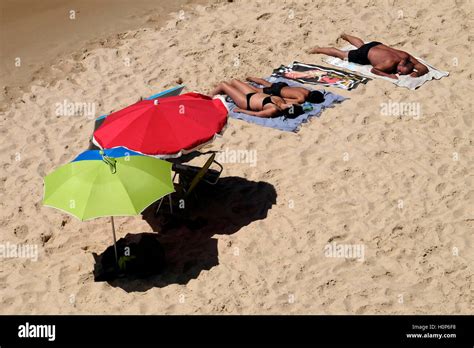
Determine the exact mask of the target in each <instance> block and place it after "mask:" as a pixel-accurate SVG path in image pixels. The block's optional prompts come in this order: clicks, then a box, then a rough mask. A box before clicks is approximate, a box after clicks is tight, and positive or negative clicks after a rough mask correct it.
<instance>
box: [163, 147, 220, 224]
mask: <svg viewBox="0 0 474 348" xmlns="http://www.w3.org/2000/svg"><path fill="white" fill-rule="evenodd" d="M215 158H216V154H215V153H213V154H212V155H211V156H210V157H209V159H208V160H207V161H206V163H205V164H204V166H202V167H201V168H200V167H195V166H190V165H185V164H180V163H174V164H173V167H172V170H173V171H174V172H175V174H174V177H173V182H174V181H175V180H176V176H178V182H176V183H175V190H176V191H175V193H174V195H175V196H177V198H178V200H181V199H184V200H189V199H190V198H197V195H196V194H195V189H196V187H197V186H198V185H199V184H200V183H201V182H205V183H207V184H209V185H215V184H217V182H218V181H219V178H220V176H221V174H222V171H223V169H224V168H223V166H222V165H221V164H220V163H219V162H217V161H216V159H215ZM213 164H215V165H216V166H217V167H218V169H211V166H212V165H213ZM164 199H165V197H163V198H162V199H161V200H160V201H159V203H158V206H157V209H156V211H155V216H156V215H158V212H159V210H160V208H161V206H162V204H163V201H164ZM168 200H169V206H170V213H171V214H173V201H172V198H171V195H168Z"/></svg>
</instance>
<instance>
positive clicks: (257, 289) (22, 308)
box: [0, 0, 474, 314]
mask: <svg viewBox="0 0 474 348" xmlns="http://www.w3.org/2000/svg"><path fill="white" fill-rule="evenodd" d="M131 3H133V2H131ZM130 6H132V5H130ZM400 11H402V12H400ZM472 12H473V2H472V1H469V0H467V1H418V2H416V5H414V4H413V2H412V1H408V0H400V1H354V0H347V1H338V2H337V4H335V2H333V1H308V0H304V1H263V0H262V1H233V2H227V1H220V2H218V3H213V4H211V5H197V6H195V7H192V8H188V9H187V10H185V12H184V13H181V15H179V14H178V13H173V14H171V16H170V17H169V18H171V19H170V20H169V21H168V22H167V23H166V24H165V25H164V26H162V27H161V28H159V25H156V26H153V25H152V26H151V27H150V28H147V29H139V30H127V31H124V32H122V33H120V34H114V35H113V36H109V37H108V38H105V37H103V38H102V40H100V42H92V43H88V44H85V46H83V47H81V48H80V49H78V50H77V51H74V52H73V53H70V54H67V55H64V56H62V58H61V59H60V61H57V62H56V63H55V64H53V65H52V66H50V67H49V66H46V65H45V66H44V67H43V69H42V70H41V71H39V72H36V73H34V74H33V76H31V78H32V79H33V80H34V81H33V82H32V83H31V84H30V85H29V88H30V89H29V90H28V91H26V92H25V93H23V94H22V95H21V96H20V97H19V98H16V97H14V96H11V95H4V96H5V98H4V101H3V103H2V110H3V112H2V114H1V128H0V131H1V138H0V139H1V140H0V141H1V142H0V149H1V151H0V156H1V166H2V168H1V176H0V197H1V199H0V204H1V206H0V214H1V215H0V243H3V244H5V243H16V244H29V245H32V244H36V245H38V247H39V257H38V260H37V261H36V262H35V261H32V260H27V259H21V258H5V259H2V260H1V264H2V267H1V268H0V312H1V314H20V313H21V314H58V313H59V314H90V313H94V314H118V313H128V314H193V313H195V314H208V313H209V314H217V313H221V314H238V313H242V314H314V313H316V314H348V313H349V314H413V313H415V314H455V313H462V314H469V313H471V314H472V312H473V297H472V291H473V285H472V284H473V269H472V267H473V255H474V253H473V250H472V248H473V230H474V216H473V206H474V190H473V173H474V171H473V164H474V163H473V158H474V157H473V152H472V151H473V129H472V116H473V108H472V91H473V82H472V78H473V66H472V44H473V40H474V36H473V34H472V32H473V31H472V29H473V26H472ZM157 16H158V15H157ZM154 20H155V17H154V15H150V18H149V19H148V20H147V21H150V23H153V21H154ZM119 30H122V29H119ZM342 32H348V33H352V34H354V35H357V36H360V37H362V38H366V39H368V40H378V41H382V42H384V43H386V44H389V45H394V46H396V47H397V48H402V49H405V50H407V51H408V52H411V53H413V54H415V55H418V56H420V57H422V58H423V59H426V60H427V61H428V62H429V63H430V64H432V65H434V66H436V67H437V68H439V69H441V70H446V71H449V72H450V76H449V77H447V78H443V79H442V80H439V81H430V82H428V83H427V84H425V85H424V86H422V87H421V88H419V89H418V90H415V91H410V90H408V89H403V88H399V87H396V86H394V85H393V84H391V83H388V82H386V81H381V80H373V81H370V82H369V83H368V84H367V85H362V86H359V87H358V88H357V89H355V90H353V91H350V92H348V91H343V90H340V89H331V91H332V92H335V93H339V94H341V95H344V96H346V97H349V98H350V99H349V100H347V101H345V102H343V103H342V104H340V105H337V106H336V107H334V108H331V109H327V110H325V111H324V112H323V114H322V116H321V117H320V118H317V119H313V120H312V121H311V122H309V123H308V124H305V125H303V127H302V128H301V130H300V131H299V132H298V133H296V134H294V133H285V132H280V131H277V130H273V129H268V128H263V127H258V126H255V125H251V124H248V123H245V122H243V121H237V120H233V119H231V120H230V121H229V127H228V129H227V130H226V133H225V134H224V136H223V137H222V138H219V139H217V140H216V141H215V142H214V143H213V144H212V145H210V146H208V147H207V149H209V150H222V151H235V150H249V151H256V152H255V153H256V156H257V157H256V163H255V164H256V165H255V166H252V164H251V163H225V164H224V167H225V170H224V173H223V178H222V180H221V183H220V184H219V185H218V186H216V187H214V188H213V189H212V190H210V191H209V193H208V194H206V192H200V193H199V194H200V199H201V201H200V207H199V210H200V211H203V212H205V213H204V214H205V216H207V221H206V224H205V225H204V226H202V227H199V226H198V227H196V226H194V227H193V226H191V227H189V226H188V227H186V226H183V227H179V228H175V229H174V230H172V231H167V232H166V233H163V232H160V238H161V240H162V242H163V245H164V246H165V249H166V253H167V259H168V261H169V266H168V269H167V271H166V272H165V274H163V275H160V276H157V277H152V278H150V279H146V280H136V281H126V280H118V281H115V282H113V283H111V284H109V283H96V282H94V281H93V276H92V274H91V271H92V269H93V264H94V261H93V258H92V255H91V254H92V252H95V253H101V252H102V251H103V250H104V249H105V248H106V247H108V246H110V245H111V242H112V238H111V230H110V223H109V220H108V219H96V220H92V221H88V222H80V221H78V220H77V219H75V218H74V217H71V216H69V215H66V214H63V213H61V212H60V211H57V210H54V209H51V208H47V207H43V206H42V204H41V200H42V195H43V177H44V176H45V175H46V174H48V173H50V172H51V171H52V170H54V169H55V168H57V167H58V166H60V165H62V164H65V163H67V162H68V161H70V160H72V159H73V158H74V157H75V156H76V155H77V154H78V153H80V152H81V151H82V150H84V149H85V148H86V147H87V145H88V137H89V135H90V133H91V130H92V127H93V125H92V121H91V118H92V117H91V116H90V115H89V116H87V115H83V116H75V117H74V116H69V117H67V116H56V114H55V107H56V105H57V104H56V103H61V102H63V101H64V100H67V101H68V102H80V103H94V104H93V105H94V107H95V116H99V115H101V114H105V113H109V112H111V111H113V110H118V109H120V108H122V107H125V106H127V105H129V104H131V103H133V102H135V101H137V100H138V98H139V97H140V96H142V97H146V96H149V95H151V94H153V93H155V92H158V91H161V90H163V89H165V88H168V87H172V86H174V85H176V84H177V83H181V82H182V83H184V84H185V85H186V90H187V91H199V92H202V93H209V92H210V90H211V88H212V87H213V86H214V85H215V84H216V83H218V82H219V81H221V80H225V79H230V78H233V77H235V78H242V79H243V78H245V77H246V76H248V75H253V76H268V75H269V74H270V73H271V72H272V69H273V68H276V67H278V66H279V65H280V64H288V63H291V62H292V61H293V60H298V61H302V62H307V63H322V57H321V56H312V55H308V54H306V53H305V50H306V49H308V48H310V47H312V46H315V45H319V46H326V45H340V46H342V44H343V43H342V42H340V41H336V40H337V38H338V35H339V34H340V33H342ZM129 63H130V64H129ZM390 102H392V103H393V102H395V103H397V102H409V103H415V104H414V105H418V106H419V107H420V110H421V115H419V116H420V117H413V116H412V117H410V116H401V117H396V116H386V115H382V113H381V108H382V105H383V104H384V103H390ZM203 160H205V158H198V159H195V160H194V162H196V163H202V161H203ZM206 214H207V215H206ZM116 228H117V237H118V238H121V237H123V236H125V235H126V234H127V233H139V232H150V231H153V230H157V228H156V226H155V221H152V220H150V219H149V218H145V219H142V218H141V217H140V216H138V217H128V218H125V217H124V218H117V219H116ZM334 243H336V245H361V246H363V248H364V255H363V256H364V257H363V260H362V259H361V258H359V259H351V258H341V257H328V255H327V253H326V252H325V247H326V245H328V244H329V245H334Z"/></svg>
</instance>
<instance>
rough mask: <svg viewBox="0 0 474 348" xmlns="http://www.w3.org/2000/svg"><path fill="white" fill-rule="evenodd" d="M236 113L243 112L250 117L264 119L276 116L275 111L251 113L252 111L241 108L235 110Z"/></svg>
mask: <svg viewBox="0 0 474 348" xmlns="http://www.w3.org/2000/svg"><path fill="white" fill-rule="evenodd" d="M234 111H235V112H241V113H244V114H247V115H250V116H256V117H262V118H270V117H272V116H274V114H275V111H274V110H271V109H267V110H262V111H250V110H244V109H241V108H235V109H234Z"/></svg>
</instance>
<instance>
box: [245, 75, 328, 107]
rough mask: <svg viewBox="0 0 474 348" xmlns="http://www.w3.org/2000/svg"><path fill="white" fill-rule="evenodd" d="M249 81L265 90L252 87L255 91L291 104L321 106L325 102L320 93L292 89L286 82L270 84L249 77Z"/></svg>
mask: <svg viewBox="0 0 474 348" xmlns="http://www.w3.org/2000/svg"><path fill="white" fill-rule="evenodd" d="M247 81H249V82H255V83H257V84H259V85H262V86H264V88H257V87H254V86H251V87H252V88H253V89H254V90H255V91H257V92H260V93H266V94H270V95H275V96H277V97H282V98H285V100H286V101H288V102H290V103H297V104H303V103H304V102H310V103H313V104H320V103H322V102H324V94H323V93H322V92H320V91H310V90H308V89H306V88H302V87H290V86H288V84H287V83H285V82H276V83H270V82H268V81H265V80H264V79H260V78H258V77H247Z"/></svg>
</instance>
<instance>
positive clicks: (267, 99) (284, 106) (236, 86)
mask: <svg viewBox="0 0 474 348" xmlns="http://www.w3.org/2000/svg"><path fill="white" fill-rule="evenodd" d="M218 94H227V95H228V96H229V97H230V98H232V100H233V101H234V103H235V105H237V108H235V109H234V111H235V112H242V113H244V114H247V115H251V116H256V117H264V118H270V117H279V116H285V117H287V118H296V117H298V116H300V115H302V114H303V113H304V110H303V107H302V106H301V105H298V104H294V103H292V102H291V101H287V100H286V99H284V98H282V97H277V96H272V95H270V94H267V93H263V92H257V91H256V90H255V88H254V87H250V86H249V85H248V84H246V83H245V82H242V81H239V80H235V79H234V80H231V81H230V82H221V83H219V84H218V85H217V86H216V88H214V90H213V91H212V92H211V95H212V96H215V95H218Z"/></svg>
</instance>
